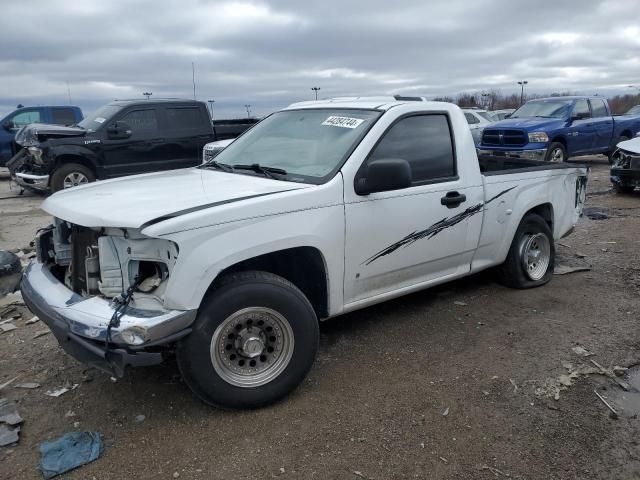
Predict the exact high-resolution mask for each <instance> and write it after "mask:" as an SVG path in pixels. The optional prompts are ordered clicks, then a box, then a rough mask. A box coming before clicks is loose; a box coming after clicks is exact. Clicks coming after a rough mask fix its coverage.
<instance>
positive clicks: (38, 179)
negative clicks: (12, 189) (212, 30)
mask: <svg viewBox="0 0 640 480" xmlns="http://www.w3.org/2000/svg"><path fill="white" fill-rule="evenodd" d="M11 178H12V179H13V181H14V182H16V183H17V184H18V185H20V186H21V187H25V188H32V189H34V190H39V191H42V192H46V191H47V190H49V175H34V174H31V173H22V172H20V173H15V174H13V175H12V176H11Z"/></svg>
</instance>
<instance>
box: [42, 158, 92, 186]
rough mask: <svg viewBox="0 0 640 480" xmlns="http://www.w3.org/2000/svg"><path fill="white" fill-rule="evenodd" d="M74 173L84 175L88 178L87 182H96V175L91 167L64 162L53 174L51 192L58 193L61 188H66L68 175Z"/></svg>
mask: <svg viewBox="0 0 640 480" xmlns="http://www.w3.org/2000/svg"><path fill="white" fill-rule="evenodd" d="M74 174H77V175H82V176H83V177H84V178H86V179H87V180H88V182H87V183H90V182H95V180H96V176H95V175H94V174H93V172H92V171H91V169H90V168H88V167H85V166H84V165H81V164H79V163H64V164H62V165H60V166H59V167H58V168H56V169H55V170H54V172H53V174H52V175H51V182H50V186H51V192H52V193H56V192H58V191H60V190H64V179H65V178H66V177H67V176H69V175H74Z"/></svg>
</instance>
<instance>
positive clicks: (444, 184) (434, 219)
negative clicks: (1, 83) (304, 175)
mask: <svg viewBox="0 0 640 480" xmlns="http://www.w3.org/2000/svg"><path fill="white" fill-rule="evenodd" d="M383 158H384V159H390V158H395V159H398V158H399V159H404V160H406V161H407V162H408V163H409V165H410V167H411V171H412V182H413V183H412V185H411V186H410V187H408V188H405V189H401V190H393V191H387V192H377V193H371V194H369V195H365V196H360V197H358V198H357V199H356V201H348V202H346V204H345V216H346V246H345V248H346V252H345V282H344V285H345V288H344V290H345V292H344V294H345V304H349V303H354V302H358V301H361V300H365V299H367V298H369V297H373V296H376V295H380V294H384V293H388V292H392V291H397V290H401V289H403V288H406V287H411V286H412V285H416V284H420V283H424V282H428V281H430V280H435V279H439V278H443V277H447V276H454V275H456V274H458V273H460V272H461V271H463V270H465V271H468V269H469V264H470V260H471V253H472V249H471V248H469V247H468V242H467V240H468V236H469V234H468V232H469V229H470V228H471V227H472V228H473V231H474V232H476V231H479V228H480V224H481V222H482V215H481V214H480V215H475V214H473V215H467V212H468V210H467V209H469V208H471V209H477V210H478V211H477V212H476V213H481V212H480V209H481V206H482V198H483V197H482V196H483V192H482V186H470V185H469V182H468V179H465V180H466V181H463V180H462V179H460V178H459V175H458V170H457V165H456V154H455V149H454V147H453V137H452V135H451V128H450V123H449V119H448V115H447V114H445V113H442V114H441V113H438V114H432V113H429V114H428V113H425V114H419V115H410V116H407V117H401V118H400V119H399V120H397V121H396V122H395V123H393V124H392V125H391V126H390V127H389V128H388V129H387V131H386V132H385V134H384V135H383V137H382V138H381V140H380V141H379V142H378V143H377V145H376V146H375V147H374V148H373V150H372V151H371V153H370V154H369V156H368V157H367V159H366V160H365V165H366V163H367V162H370V161H372V160H377V159H383ZM361 168H364V166H363V167H361ZM451 196H457V197H459V198H461V197H462V196H464V199H463V200H462V201H460V202H459V203H457V204H452V205H451V204H450V205H444V204H443V203H445V202H446V200H444V199H445V198H446V197H451ZM478 205H480V207H478ZM473 211H474V212H475V211H476V210H473Z"/></svg>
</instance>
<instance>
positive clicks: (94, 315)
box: [21, 262, 196, 376]
mask: <svg viewBox="0 0 640 480" xmlns="http://www.w3.org/2000/svg"><path fill="white" fill-rule="evenodd" d="M21 289H22V296H23V297H24V300H25V303H26V304H27V306H28V307H29V308H30V309H31V311H33V312H34V313H35V314H36V315H37V316H38V317H39V318H40V320H42V321H43V322H45V323H46V324H47V325H48V326H49V328H51V331H52V332H53V334H54V335H55V337H56V339H57V340H58V342H59V343H60V345H61V346H62V348H63V349H64V350H65V351H66V352H67V353H68V354H69V355H71V356H72V357H74V358H76V359H77V360H79V361H81V362H83V363H86V364H88V365H91V366H94V367H97V368H100V369H101V370H104V371H106V372H109V373H111V374H114V375H116V376H122V375H123V374H124V370H125V369H126V367H127V366H129V365H130V366H147V365H155V364H158V363H160V362H161V361H162V353H161V349H160V348H157V347H162V346H166V345H169V344H171V343H173V342H175V341H176V340H178V339H180V338H182V337H184V336H185V335H188V334H189V333H190V332H191V329H190V328H189V327H190V326H191V324H192V323H193V321H194V320H195V316H196V310H185V311H183V310H169V311H153V310H142V309H136V308H135V307H130V308H129V309H127V311H126V312H125V315H123V316H122V317H121V318H120V325H119V327H118V328H115V327H114V328H112V329H111V343H110V344H109V348H108V349H105V341H106V338H107V327H108V325H109V321H110V319H111V317H112V316H113V313H114V310H115V307H114V306H113V304H112V302H110V301H108V300H106V299H104V298H100V297H96V296H94V297H83V296H81V295H79V294H77V293H75V292H73V291H72V290H70V289H68V288H67V287H66V286H65V285H64V284H62V283H61V282H60V281H59V280H58V279H57V278H55V277H54V276H53V274H52V273H51V272H50V271H49V269H48V268H47V267H46V266H45V265H44V264H42V263H39V262H32V263H31V264H29V266H28V267H27V268H26V270H25V272H24V274H23V277H22V285H21Z"/></svg>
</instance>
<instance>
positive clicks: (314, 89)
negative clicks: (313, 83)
mask: <svg viewBox="0 0 640 480" xmlns="http://www.w3.org/2000/svg"><path fill="white" fill-rule="evenodd" d="M311 90H313V91H314V92H315V94H316V100H318V92H319V91H320V87H311Z"/></svg>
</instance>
